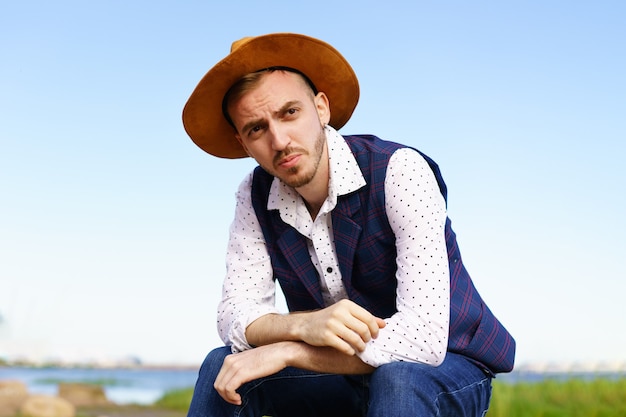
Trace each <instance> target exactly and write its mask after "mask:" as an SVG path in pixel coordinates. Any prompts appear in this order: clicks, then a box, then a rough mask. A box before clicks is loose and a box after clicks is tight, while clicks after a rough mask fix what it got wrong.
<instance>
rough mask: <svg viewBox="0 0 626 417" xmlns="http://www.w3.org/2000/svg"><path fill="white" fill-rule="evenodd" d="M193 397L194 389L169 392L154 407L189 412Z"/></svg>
mask: <svg viewBox="0 0 626 417" xmlns="http://www.w3.org/2000/svg"><path fill="white" fill-rule="evenodd" d="M192 395H193V388H185V389H177V390H172V391H168V392H166V393H165V394H164V395H163V396H162V397H161V398H159V399H158V400H157V402H156V403H155V404H154V405H155V406H156V407H159V408H166V409H168V410H179V411H187V410H188V409H189V404H191V396H192Z"/></svg>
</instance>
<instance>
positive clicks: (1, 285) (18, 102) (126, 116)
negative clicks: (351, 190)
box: [0, 0, 626, 364]
mask: <svg viewBox="0 0 626 417" xmlns="http://www.w3.org/2000/svg"><path fill="white" fill-rule="evenodd" d="M270 32H298V33H304V34H308V35H311V36H315V37H318V38H321V39H323V40H325V41H327V42H329V43H331V44H333V45H334V46H335V47H336V48H338V49H339V50H340V51H341V52H342V53H343V54H344V55H345V57H346V58H347V59H348V60H349V61H350V62H351V64H352V65H353V67H354V69H355V71H356V73H357V75H358V77H359V79H360V83H361V101H360V104H359V106H358V107H357V109H356V112H355V114H354V117H353V118H352V120H351V121H350V122H349V123H348V125H346V126H345V127H344V128H343V129H342V130H341V132H342V133H345V134H349V133H372V134H376V135H378V136H380V137H382V138H385V139H390V140H394V141H399V142H404V143H406V144H409V145H412V146H415V147H417V148H419V149H420V150H422V151H423V152H425V153H426V154H428V155H430V156H431V157H432V158H434V159H435V160H436V161H437V162H438V163H439V164H440V166H441V168H442V170H443V173H444V177H445V179H446V181H447V183H448V188H449V215H450V217H451V219H452V221H453V226H454V227H455V230H456V232H457V234H458V236H459V242H460V245H461V250H462V253H463V255H464V259H465V262H466V264H467V267H468V269H469V271H470V273H471V274H472V275H473V277H474V281H475V284H476V286H477V287H478V289H479V291H480V292H481V294H482V295H483V297H484V298H485V299H486V301H487V303H488V304H489V306H490V307H491V309H492V310H493V311H494V312H495V313H496V315H497V316H498V317H499V318H500V319H501V320H502V321H503V322H504V323H505V325H506V326H507V327H508V328H509V329H510V331H511V332H512V333H513V334H514V336H515V337H516V339H517V341H518V363H519V364H523V363H531V362H560V361H568V362H571V361H626V354H625V353H624V352H626V335H625V332H624V328H626V326H625V324H626V323H625V322H626V319H625V317H626V308H625V307H624V306H625V305H626V303H625V301H624V295H625V293H626V279H625V278H626V272H625V270H626V268H625V267H624V259H625V258H624V249H625V248H626V245H625V244H624V240H623V239H624V236H626V221H625V220H624V217H625V213H626V193H625V192H624V190H626V168H625V164H624V155H625V154H626V145H625V139H626V76H625V74H626V53H625V52H626V48H625V44H626V3H624V2H621V1H602V0H600V1H595V2H586V1H564V0H563V1H524V2H522V1H518V2H513V1H512V2H497V1H474V2H465V1H440V2H436V1H413V2H409V1H404V0H401V1H386V2H373V1H346V2H338V1H327V0H322V1H317V2H276V1H272V0H270V1H265V2H253V1H239V2H226V1H223V2H209V1H176V2H175V1H170V2H165V1H89V2H84V1H63V0H62V1H55V2H48V1H28V0H25V1H20V2H17V1H12V2H8V1H7V2H3V4H2V5H1V6H0V315H1V317H2V322H1V323H0V355H2V354H5V355H7V354H16V353H18V352H22V353H24V354H28V355H31V356H32V355H35V356H36V355H39V356H41V357H46V356H56V357H63V358H66V357H70V358H71V357H74V358H88V357H96V358H103V357H119V356H124V355H138V356H140V357H141V358H143V359H144V360H146V361H150V362H179V363H189V364H195V363H199V362H200V361H201V360H202V359H203V357H204V355H205V353H206V352H208V351H209V350H210V349H211V348H212V347H214V346H217V345H218V344H219V339H218V337H217V332H216V330H215V328H216V326H215V310H216V306H217V302H218V299H219V296H220V292H221V281H222V278H223V275H224V249H225V245H226V239H227V231H228V225H229V223H230V221H231V219H232V215H233V214H232V213H233V206H234V191H235V189H236V187H237V185H238V183H239V181H240V180H241V179H242V178H243V176H244V175H245V174H246V173H247V172H248V171H249V170H250V169H251V168H252V167H253V162H252V161H251V160H239V161H224V160H219V159H216V158H214V157H212V156H210V155H208V154H205V153H204V152H202V151H201V150H200V149H198V148H197V147H196V146H195V145H194V144H193V143H192V142H191V140H190V139H189V138H188V137H187V136H186V134H185V132H184V130H183V127H182V124H181V116H180V114H181V110H182V107H183V105H184V103H185V101H186V99H187V97H188V95H189V94H190V92H191V91H192V89H193V88H194V87H195V85H196V84H197V82H198V81H199V80H200V78H201V77H202V76H203V75H204V73H205V72H206V71H207V70H208V69H209V68H210V67H211V66H212V65H213V64H215V63H216V62H217V61H218V60H220V59H221V58H222V57H224V56H225V55H226V54H227V53H228V50H229V49H230V44H231V42H232V41H234V40H236V39H239V38H241V37H243V36H249V35H259V34H265V33H270Z"/></svg>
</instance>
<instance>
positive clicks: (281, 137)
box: [269, 123, 291, 151]
mask: <svg viewBox="0 0 626 417" xmlns="http://www.w3.org/2000/svg"><path fill="white" fill-rule="evenodd" d="M269 130H270V134H271V141H272V149H273V150H275V151H282V150H284V149H285V148H286V147H287V146H288V145H289V144H290V143H291V138H290V137H289V134H288V133H287V131H286V129H283V128H281V127H280V126H279V125H278V124H276V123H274V124H272V125H270V127H269Z"/></svg>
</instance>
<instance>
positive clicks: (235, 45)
mask: <svg viewBox="0 0 626 417" xmlns="http://www.w3.org/2000/svg"><path fill="white" fill-rule="evenodd" d="M254 38H255V36H246V37H243V38H241V39H239V40H236V41H235V42H233V43H232V44H231V45H230V53H231V54H232V53H233V52H235V51H236V50H237V49H239V48H241V47H242V46H243V45H245V44H246V43H248V42H250V41H251V40H252V39H254Z"/></svg>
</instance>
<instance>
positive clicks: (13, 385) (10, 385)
mask: <svg viewBox="0 0 626 417" xmlns="http://www.w3.org/2000/svg"><path fill="white" fill-rule="evenodd" d="M26 397H28V388H27V387H26V384H25V383H23V382H22V381H11V380H4V381H0V417H9V416H14V415H15V414H16V413H17V410H19V408H20V406H21V405H22V403H23V402H24V401H25V400H26Z"/></svg>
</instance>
